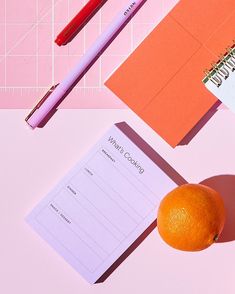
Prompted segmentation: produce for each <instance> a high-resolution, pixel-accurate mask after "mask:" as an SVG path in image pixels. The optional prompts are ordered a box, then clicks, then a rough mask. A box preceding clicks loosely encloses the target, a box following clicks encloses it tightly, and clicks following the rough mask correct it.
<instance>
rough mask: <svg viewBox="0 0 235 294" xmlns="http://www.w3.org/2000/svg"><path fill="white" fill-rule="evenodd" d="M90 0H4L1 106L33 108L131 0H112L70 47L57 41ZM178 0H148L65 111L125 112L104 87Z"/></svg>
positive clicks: (1, 1) (0, 15) (0, 31)
mask: <svg viewBox="0 0 235 294" xmlns="http://www.w3.org/2000/svg"><path fill="white" fill-rule="evenodd" d="M86 2H87V0H77V1H75V0H64V1H62V0H25V1H24V2H21V1H17V0H0V7H1V9H0V35H1V42H0V108H32V106H33V105H34V104H35V103H36V101H38V100H39V98H41V97H42V96H43V94H44V93H45V92H46V91H47V89H48V88H50V86H51V85H52V84H55V83H58V82H59V81H60V80H61V79H62V78H63V77H64V76H65V74H66V73H67V72H68V71H69V70H70V68H71V67H72V66H73V64H75V63H76V62H77V61H78V60H79V58H80V57H81V56H82V55H83V54H84V52H86V49H87V48H88V47H89V46H90V45H91V44H92V43H93V41H94V40H95V39H96V38H97V36H98V35H99V34H100V33H101V32H102V31H103V29H104V28H105V27H106V26H107V25H108V23H109V22H110V21H111V20H112V19H113V17H114V16H115V14H116V13H117V12H118V11H119V10H120V9H121V8H122V7H123V6H124V5H125V4H126V3H127V2H128V0H118V1H117V0H108V2H107V3H106V4H105V5H104V6H103V8H102V9H101V10H100V11H99V12H98V13H97V14H96V15H95V17H94V18H93V19H92V20H91V21H90V22H89V23H88V24H87V26H86V27H85V28H84V29H83V30H82V31H81V32H80V34H79V35H78V36H77V37H76V38H75V39H74V40H73V41H72V42H71V43H70V44H68V45H67V46H63V47H58V46H57V45H56V44H55V43H54V39H55V37H56V35H57V34H58V32H59V31H60V30H61V29H62V28H63V27H64V25H65V24H66V23H67V22H68V21H69V20H70V19H71V18H72V17H73V16H74V15H75V14H76V13H77V12H78V11H79V10H80V9H81V7H82V6H83V5H84V4H85V3H86ZM177 2H178V0H158V1H157V0H147V2H146V3H145V5H144V6H143V7H142V9H141V10H140V11H139V12H138V14H137V15H136V16H135V17H134V18H133V19H132V20H131V22H130V23H129V24H128V25H127V27H126V28H125V29H124V30H123V31H122V32H121V34H120V35H119V36H118V37H117V38H116V40H114V42H113V43H112V44H111V46H110V47H109V48H108V50H107V51H106V52H105V53H104V54H103V55H102V57H101V58H100V59H99V61H97V62H96V64H95V65H94V66H93V67H92V69H91V70H90V71H89V73H87V74H86V76H85V77H84V78H83V79H82V80H81V81H80V82H79V84H78V85H77V86H76V88H75V89H74V90H73V92H72V93H70V95H69V97H67V99H66V100H65V101H64V102H63V103H62V105H61V107H62V108H125V105H124V104H123V103H122V102H121V101H120V100H119V99H118V98H117V97H115V96H114V95H113V94H112V93H111V92H110V91H108V90H107V89H106V88H105V87H104V85H103V83H104V81H105V80H106V79H107V77H108V76H109V75H110V74H111V73H112V72H113V71H114V69H115V68H116V67H117V66H118V65H119V64H120V63H121V62H122V61H124V60H125V59H126V58H127V56H128V55H129V54H130V53H131V52H132V51H133V49H134V48H136V46H137V45H138V44H139V43H140V42H141V40H143V38H144V37H145V36H146V35H147V34H148V33H149V32H150V31H151V30H152V29H153V27H154V26H156V25H157V24H158V23H159V22H160V20H161V19H162V18H163V17H164V16H165V15H166V14H167V13H168V12H169V10H170V9H171V8H172V7H174V5H175V4H176V3H177Z"/></svg>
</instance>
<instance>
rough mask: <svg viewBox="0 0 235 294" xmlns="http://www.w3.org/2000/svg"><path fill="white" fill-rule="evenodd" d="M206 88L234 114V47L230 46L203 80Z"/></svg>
mask: <svg viewBox="0 0 235 294" xmlns="http://www.w3.org/2000/svg"><path fill="white" fill-rule="evenodd" d="M203 82H204V84H205V86H206V88H207V89H208V90H209V91H210V92H211V93H213V94H214V95H215V96H216V97H217V98H218V99H219V100H220V101H221V102H223V103H224V104H225V105H226V106H227V107H228V108H229V109H230V110H231V111H233V112H235V46H232V47H231V48H230V49H229V50H228V51H227V52H226V53H225V54H224V55H223V56H222V57H221V59H220V60H219V61H218V62H217V63H216V64H215V65H214V66H213V68H212V69H211V70H210V71H209V72H208V73H207V75H206V77H205V78H204V79H203Z"/></svg>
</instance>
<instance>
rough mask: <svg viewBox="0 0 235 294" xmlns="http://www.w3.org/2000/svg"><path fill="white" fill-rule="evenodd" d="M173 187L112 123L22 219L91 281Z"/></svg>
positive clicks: (138, 232)
mask: <svg viewBox="0 0 235 294" xmlns="http://www.w3.org/2000/svg"><path fill="white" fill-rule="evenodd" d="M176 186H177V184H176V183H175V182H174V181H173V180H172V179H171V178H170V177H169V176H168V175H167V174H166V173H165V172H163V171H162V169H160V168H159V167H158V165H156V163H154V162H153V161H152V160H151V159H150V158H149V157H148V156H147V155H146V154H145V153H144V152H143V151H142V150H141V149H140V148H139V147H137V145H136V144H135V143H134V142H132V140H131V139H130V138H128V136H127V135H126V134H124V132H123V131H122V130H121V129H120V128H119V127H118V124H117V125H114V126H113V127H112V128H111V129H110V130H109V131H108V132H107V133H106V134H105V135H104V136H103V138H102V139H101V140H99V141H98V143H97V144H96V145H95V146H94V147H93V148H92V149H91V150H90V151H89V152H88V154H87V155H86V156H85V157H84V158H83V159H82V160H81V161H80V162H79V163H78V164H77V165H76V166H75V167H74V168H73V169H72V170H71V171H70V172H69V173H68V174H67V175H66V176H65V177H64V178H63V179H62V180H61V181H60V182H59V183H58V185H56V187H55V188H54V189H53V190H52V191H51V192H50V193H49V194H48V195H47V196H46V197H45V198H44V199H43V200H42V201H41V202H40V203H39V204H38V205H37V206H36V207H35V208H34V209H33V211H32V212H31V213H30V214H29V216H28V217H27V222H28V223H29V224H30V225H31V227H32V228H33V229H34V230H35V231H36V232H37V233H38V234H39V235H40V236H41V237H42V238H43V239H45V240H46V241H47V242H48V243H49V244H50V245H51V246H52V247H53V248H54V249H55V250H56V251H57V252H58V253H59V254H60V255H61V256H63V258H64V259H65V260H66V261H67V262H68V263H70V264H71V265H72V266H73V267H74V269H75V270H77V271H78V272H79V273H80V274H81V275H82V276H83V277H84V278H85V279H86V280H87V281H89V282H90V283H95V282H96V281H97V280H98V279H99V278H100V277H101V276H102V275H103V274H104V273H105V272H106V271H107V269H109V268H110V266H111V265H112V264H113V263H114V262H115V261H116V260H117V259H118V258H119V257H120V256H121V255H122V254H123V253H124V252H125V251H126V250H127V249H128V247H129V246H130V245H131V244H132V243H133V242H134V241H135V240H136V239H137V238H138V237H139V236H140V235H141V234H142V233H143V232H144V231H145V230H146V229H147V228H148V227H149V226H150V225H151V224H152V222H153V221H154V220H155V219H156V214H157V207H158V205H159V201H160V200H161V198H162V197H163V196H165V194H167V193H168V192H169V191H171V190H172V189H173V188H175V187H176Z"/></svg>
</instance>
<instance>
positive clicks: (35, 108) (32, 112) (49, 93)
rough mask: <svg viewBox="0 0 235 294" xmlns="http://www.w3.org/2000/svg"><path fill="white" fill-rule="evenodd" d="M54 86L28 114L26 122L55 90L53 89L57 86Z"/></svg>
mask: <svg viewBox="0 0 235 294" xmlns="http://www.w3.org/2000/svg"><path fill="white" fill-rule="evenodd" d="M58 85H59V84H57V85H54V86H52V87H51V88H50V89H49V90H48V91H47V92H46V94H45V95H44V96H43V97H42V98H41V99H40V100H39V102H38V103H37V104H36V106H35V107H34V108H33V109H32V111H31V112H30V113H29V115H28V116H27V117H26V118H25V121H26V122H27V121H28V120H29V118H30V117H31V116H32V115H33V114H34V112H35V111H36V110H37V109H39V108H40V107H41V105H42V104H43V103H44V102H45V101H46V100H47V98H48V97H49V96H50V95H51V93H52V92H53V91H54V90H55V88H56V87H57V86H58Z"/></svg>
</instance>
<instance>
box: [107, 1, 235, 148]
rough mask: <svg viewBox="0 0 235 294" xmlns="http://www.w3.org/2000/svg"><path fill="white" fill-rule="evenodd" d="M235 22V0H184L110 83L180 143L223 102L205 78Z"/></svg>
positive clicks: (162, 133)
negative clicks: (206, 82) (206, 71)
mask: <svg viewBox="0 0 235 294" xmlns="http://www.w3.org/2000/svg"><path fill="white" fill-rule="evenodd" d="M234 25H235V1H234V0H225V1H223V3H222V2H221V1H220V0H207V1H204V0H197V1H189V0H181V1H179V3H178V4H177V5H176V6H175V8H174V9H173V10H172V11H171V12H170V13H169V14H168V15H167V16H166V17H165V18H164V20H163V21H162V22H161V23H160V24H159V25H158V26H156V28H155V29H154V30H153V31H152V32H151V33H150V34H149V35H148V36H147V38H146V39H145V40H144V41H143V42H142V44H140V46H139V47H137V49H136V50H135V51H134V52H133V53H132V54H131V55H130V57H129V58H128V59H127V60H126V61H125V62H124V63H123V64H122V65H121V66H120V67H119V68H118V69H117V70H116V71H115V72H114V73H113V74H112V75H111V77H110V78H109V79H108V80H107V81H106V86H107V87H108V88H109V89H110V90H111V91H112V92H114V93H115V94H116V95H117V96H118V97H119V98H120V99H121V100H123V101H124V102H125V103H126V104H127V105H128V106H129V107H130V108H131V109H132V110H133V111H134V112H135V113H137V114H138V115H139V116H140V117H141V118H142V119H143V120H144V121H145V122H146V123H147V124H148V125H149V126H150V127H152V128H153V129H154V130H155V131H156V132H157V133H158V134H159V135H160V136H161V137H162V138H163V139H164V140H165V141H166V142H167V143H169V144H170V145H171V146H172V147H175V146H177V145H178V144H180V142H182V140H183V139H184V138H185V137H186V136H187V134H188V133H189V132H190V131H191V130H192V129H193V128H194V127H195V126H196V125H197V124H198V123H199V122H200V120H201V119H202V118H203V117H204V116H205V114H206V113H207V112H208V111H209V110H210V109H211V108H213V107H214V106H215V105H216V104H217V102H218V100H217V98H216V97H215V96H214V95H212V94H211V93H210V92H209V91H207V90H206V88H205V87H204V85H203V83H202V80H203V78H204V76H205V73H204V71H205V70H206V69H207V68H210V66H211V63H212V62H214V61H215V60H217V59H218V54H220V53H221V52H222V51H221V48H223V49H224V48H226V47H227V46H228V45H230V44H231V41H232V40H233V38H234V32H233V30H234Z"/></svg>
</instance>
